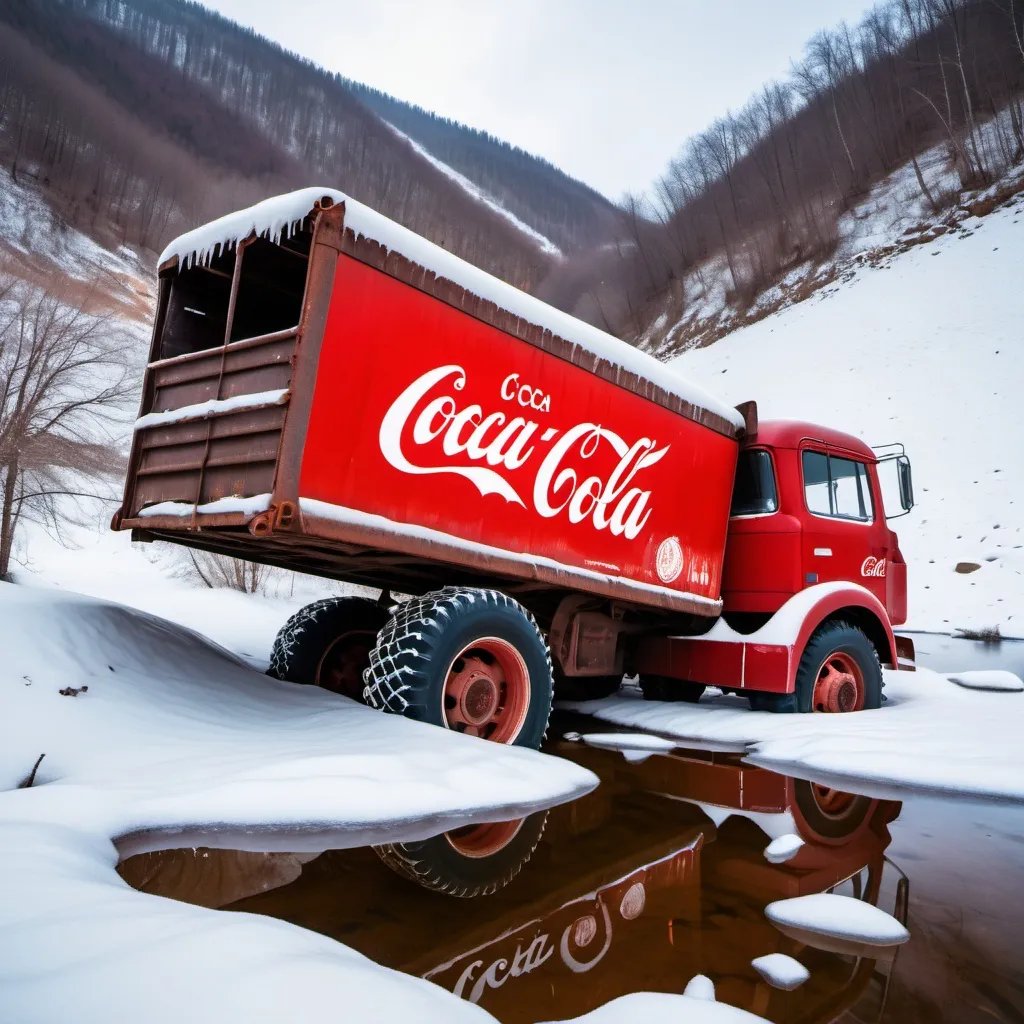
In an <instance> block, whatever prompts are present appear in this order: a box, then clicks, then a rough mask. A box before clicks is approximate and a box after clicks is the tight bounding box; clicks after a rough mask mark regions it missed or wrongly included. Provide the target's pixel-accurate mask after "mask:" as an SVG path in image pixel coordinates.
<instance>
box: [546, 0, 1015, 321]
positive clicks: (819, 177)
mask: <svg viewBox="0 0 1024 1024" xmlns="http://www.w3.org/2000/svg"><path fill="white" fill-rule="evenodd" d="M1022 99H1024V0H883V2H881V3H878V4H877V5H876V6H875V7H874V8H873V9H872V10H871V11H870V12H869V13H868V14H867V15H866V16H865V17H864V19H863V20H862V21H861V22H860V23H859V24H857V25H853V26H851V25H848V24H841V25H840V26H839V27H838V28H836V29H831V30H825V31H821V32H819V33H818V34H816V35H815V36H814V37H813V38H812V39H811V40H810V42H809V43H808V44H807V47H806V51H805V53H804V55H803V57H802V59H801V60H799V61H798V62H796V63H795V64H794V65H793V67H792V71H791V74H790V75H789V77H788V78H787V79H785V80H783V81H777V82H771V83H768V84H767V85H765V86H764V88H763V89H762V90H761V91H760V92H759V93H758V94H757V95H755V96H753V97H752V98H751V99H750V101H749V102H748V103H747V105H746V106H745V107H744V108H743V109H742V110H739V111H735V112H730V113H725V114H723V115H722V116H721V117H720V118H718V119H717V120H716V121H715V122H714V123H713V124H711V125H710V126H709V127H708V128H707V129H706V130H704V131H703V132H700V133H699V134H697V135H695V136H694V137H692V138H690V139H688V140H687V141H686V143H685V144H684V145H683V147H682V149H681V151H680V152H679V155H678V156H677V158H676V159H674V160H673V161H672V162H671V164H670V166H669V167H668V168H667V169H666V171H665V173H664V174H663V175H662V176H661V178H659V180H658V181H656V182H655V183H654V186H653V188H652V189H651V190H650V192H649V194H647V195H643V196H629V197H626V199H625V201H624V202H623V212H624V213H625V215H626V218H627V224H628V231H627V232H626V235H625V237H624V238H623V239H622V240H621V241H620V243H619V244H618V245H617V246H615V247H613V248H612V249H611V250H606V251H603V252H601V253H585V254H581V255H578V256H576V257H575V258H573V259H571V260H569V261H567V262H566V263H565V264H564V265H562V266H561V267H559V268H557V269H556V271H555V272H554V273H553V274H552V275H551V276H550V277H549V278H548V279H547V281H546V282H545V283H544V285H543V286H542V290H543V293H544V297H545V298H547V299H548V300H549V301H552V302H554V303H556V304H559V305H562V306H569V307H572V308H574V309H575V311H576V312H577V314H578V315H580V314H582V315H584V316H587V317H588V318H590V319H593V320H596V321H598V322H601V323H602V324H603V326H606V327H607V328H609V329H611V330H613V331H615V332H617V333H620V334H622V335H623V336H626V337H629V338H633V339H636V338H638V337H640V336H641V335H642V334H643V332H644V331H645V330H646V329H647V327H648V326H649V324H650V323H651V321H652V319H654V317H655V316H657V315H659V314H660V313H662V312H664V311H666V309H667V310H668V311H669V312H670V317H669V319H671V318H672V317H676V318H678V316H680V315H682V313H683V312H684V310H685V308H686V304H687V302H688V301H690V298H691V289H688V288H687V286H686V283H687V281H688V279H696V290H697V291H698V292H703V291H705V290H706V288H707V285H708V282H707V281H705V280H704V279H703V274H704V268H705V267H706V266H707V265H708V263H709V262H710V261H711V260H712V259H721V260H723V261H724V263H725V266H726V277H725V282H726V284H725V289H726V301H727V302H728V303H730V304H731V305H732V306H734V307H736V308H739V309H742V308H744V307H745V306H746V305H748V304H749V303H750V302H751V301H752V300H753V299H754V298H755V297H756V296H757V295H758V294H759V293H761V292H763V290H764V289H765V288H767V287H769V286H770V285H772V284H774V283H775V282H777V281H779V280H780V279H781V278H782V276H783V275H784V274H785V273H786V272H787V271H788V270H789V269H790V268H793V267H795V266H798V265H800V264H803V263H806V262H808V261H824V260H827V259H829V258H830V257H831V255H832V254H833V253H834V251H835V249H836V246H837V244H838V242H839V235H838V225H839V220H840V218H841V217H842V215H843V214H844V213H846V212H847V211H848V210H850V209H851V207H852V206H853V205H854V204H855V203H856V202H857V201H858V200H859V199H861V198H863V197H864V196H865V195H866V194H867V192H868V191H869V190H870V188H871V187H872V186H873V185H874V184H876V183H877V182H879V181H880V180H882V179H883V178H885V177H887V176H888V175H890V174H891V173H892V172H894V171H895V170H896V169H898V168H900V167H903V166H905V165H907V164H908V163H909V164H911V165H912V166H913V170H914V172H915V177H916V181H917V185H918V188H919V189H920V191H921V193H922V195H923V197H924V199H925V201H926V204H927V207H928V208H929V209H930V210H931V211H932V212H933V213H938V212H939V211H940V210H942V209H943V208H944V207H946V206H948V205H949V204H950V203H953V202H955V201H956V199H957V198H958V195H959V190H956V191H954V192H948V193H946V194H939V193H935V192H933V191H932V190H930V189H929V186H928V184H927V182H926V180H925V177H924V175H923V174H922V172H921V168H920V166H919V164H918V159H917V158H918V157H919V156H920V155H921V154H922V153H923V152H925V151H926V150H928V149H930V148H932V147H936V146H941V147H943V149H944V152H945V158H946V160H947V162H948V166H949V167H950V168H951V169H952V170H954V171H955V173H956V176H957V178H958V180H959V184H960V189H977V188H981V187H984V186H985V185H987V184H989V183H990V182H991V181H992V180H993V179H994V178H995V177H996V176H997V175H999V174H1001V173H1002V172H1003V171H1005V169H1006V168H1007V167H1009V166H1011V165H1013V164H1018V163H1020V162H1021V161H1022V159H1024V103H1022ZM997 116H998V119H997V120H994V119H996V118H997ZM986 125H987V128H988V129H989V130H986V131H985V132H982V130H981V129H982V126H986Z"/></svg>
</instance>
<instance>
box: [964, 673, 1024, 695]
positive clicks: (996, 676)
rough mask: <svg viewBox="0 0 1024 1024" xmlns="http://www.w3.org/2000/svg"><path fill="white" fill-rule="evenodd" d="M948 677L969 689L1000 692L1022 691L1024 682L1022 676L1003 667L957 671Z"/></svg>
mask: <svg viewBox="0 0 1024 1024" xmlns="http://www.w3.org/2000/svg"><path fill="white" fill-rule="evenodd" d="M946 678H947V679H948V680H949V681H950V682H951V683H956V685H957V686H962V687H964V688H965V689H967V690H992V691H996V692H1000V693H1020V692H1021V690H1024V682H1022V681H1021V679H1020V676H1016V675H1014V674H1013V673H1012V672H1006V671H1005V670H1003V669H979V670H977V671H974V672H956V673H953V674H950V675H947V676H946Z"/></svg>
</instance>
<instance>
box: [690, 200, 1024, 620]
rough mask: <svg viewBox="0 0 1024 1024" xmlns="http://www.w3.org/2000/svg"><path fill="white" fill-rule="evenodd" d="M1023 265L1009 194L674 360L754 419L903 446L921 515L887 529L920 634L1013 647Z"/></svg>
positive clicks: (1020, 533)
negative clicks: (992, 640)
mask: <svg viewBox="0 0 1024 1024" xmlns="http://www.w3.org/2000/svg"><path fill="white" fill-rule="evenodd" d="M1022 265H1024V194H1019V195H1018V196H1017V197H1016V201H1015V202H1013V203H1012V204H1011V205H1009V206H1007V207H1004V208H1002V209H999V210H996V211H995V212H993V213H991V214H990V215H988V216H987V217H982V218H971V219H970V220H967V221H965V222H964V223H963V225H962V230H961V232H960V233H948V234H946V235H943V236H941V237H939V238H937V239H935V240H934V241H932V242H930V243H927V244H923V245H918V246H915V247H914V248H912V249H910V250H909V251H907V252H904V253H901V254H899V255H897V256H894V257H893V258H892V259H891V260H889V261H888V262H887V263H885V264H884V265H880V266H871V265H868V264H864V265H862V266H861V267H860V268H859V269H858V270H856V272H855V273H854V274H853V275H852V278H851V279H850V280H846V281H843V282H842V283H837V284H834V285H831V286H829V287H828V288H826V289H824V290H822V291H820V292H818V293H817V294H816V295H814V296H813V297H812V298H810V299H808V300H807V301H805V302H802V303H799V304H797V305H795V306H790V307H788V308H787V309H784V310H781V311H780V312H778V313H776V314H774V315H772V316H770V317H767V318H766V319H764V320H761V321H759V322H758V323H755V324H752V325H750V326H748V327H744V328H742V329H740V330H738V331H735V332H734V333H732V334H730V335H728V336H726V337H725V338H722V339H721V340H719V341H717V342H716V343H715V344H713V345H710V346H709V347H707V348H702V349H696V350H693V351H690V352H686V353H684V354H683V355H682V356H680V357H679V358H678V359H676V360H675V361H674V362H673V363H672V365H673V366H674V367H675V368H676V369H678V370H679V372H680V373H682V374H684V375H685V376H686V377H688V378H689V379H690V380H692V381H694V382H695V383H697V384H701V385H703V386H704V387H705V388H708V389H710V390H713V391H715V392H717V393H718V394H721V395H722V396H723V397H725V398H728V399H729V400H730V401H733V402H741V401H745V400H747V399H751V398H753V399H756V400H757V403H758V410H759V414H760V417H761V419H805V420H809V421H811V422H817V423H823V424H828V425H830V426H833V427H837V428H839V429H842V430H846V431H848V432H850V433H852V434H856V435H857V436H859V437H862V438H863V439H864V440H865V441H867V442H868V443H869V444H873V445H878V444H884V443H888V442H892V441H902V442H903V443H904V444H905V445H906V449H907V453H908V454H909V456H910V458H911V461H912V463H913V468H914V489H915V494H916V499H917V502H918V504H917V507H916V508H915V509H914V511H913V512H912V513H911V514H910V515H908V516H906V517H904V518H901V519H897V520H894V521H893V523H892V526H893V528H894V529H895V530H896V531H897V533H898V534H899V537H900V548H901V550H902V551H903V554H904V557H905V558H906V560H907V562H908V564H909V570H908V577H909V592H910V593H909V623H908V625H909V626H912V627H914V628H917V629H925V630H938V631H943V632H951V631H952V630H953V629H956V628H960V627H972V628H984V627H992V626H998V627H999V628H1000V629H1001V631H1002V632H1003V634H1004V635H1007V636H1024V472H1022V468H1021V467H1022V461H1021V455H1020V450H1019V442H1018V435H1019V433H1020V428H1021V425H1022V423H1024V414H1022V412H1021V398H1020V389H1021V382H1022V381H1024V335H1022V322H1024V321H1022V319H1021V311H1020V267H1021V266H1022ZM958 563H973V564H975V565H978V566H980V568H979V569H977V570H975V571H973V572H970V573H958V572H956V571H955V567H956V566H957V564H958Z"/></svg>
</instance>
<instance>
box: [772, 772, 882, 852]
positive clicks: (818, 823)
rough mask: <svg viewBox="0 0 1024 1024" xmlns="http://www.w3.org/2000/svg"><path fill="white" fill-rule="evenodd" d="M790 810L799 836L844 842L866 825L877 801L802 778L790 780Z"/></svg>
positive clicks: (816, 841)
mask: <svg viewBox="0 0 1024 1024" xmlns="http://www.w3.org/2000/svg"><path fill="white" fill-rule="evenodd" d="M793 798H794V799H793V806H792V807H791V811H792V813H793V819H794V821H795V822H796V825H797V831H798V832H799V833H800V836H801V837H802V838H803V839H805V840H807V841H808V842H813V843H824V844H826V845H838V844H840V843H848V842H850V841H851V840H852V839H854V838H855V837H856V836H859V835H860V834H861V832H862V831H864V829H865V827H870V822H871V818H872V816H873V815H874V812H875V809H876V808H877V806H878V801H877V800H872V799H871V798H870V797H866V796H856V795H855V794H853V793H844V792H841V791H840V790H838V789H832V788H830V787H829V786H823V785H820V784H818V783H816V782H807V781H806V780H804V779H794V780H793Z"/></svg>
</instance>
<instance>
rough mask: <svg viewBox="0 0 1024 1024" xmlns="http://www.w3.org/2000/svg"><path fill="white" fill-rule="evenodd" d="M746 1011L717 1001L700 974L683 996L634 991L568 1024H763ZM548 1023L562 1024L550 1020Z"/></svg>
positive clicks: (759, 1019)
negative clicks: (659, 1023)
mask: <svg viewBox="0 0 1024 1024" xmlns="http://www.w3.org/2000/svg"><path fill="white" fill-rule="evenodd" d="M764 1020H765V1018H764V1017H757V1016H755V1015H754V1014H752V1013H748V1012H747V1011H746V1010H740V1009H739V1008H737V1007H735V1006H730V1005H729V1004H728V1003H718V1002H715V986H714V985H713V984H712V983H711V979H710V978H707V977H705V976H704V975H703V974H698V975H696V976H695V977H693V978H691V979H690V982H689V984H688V985H687V986H686V991H685V992H684V993H683V994H682V995H681V996H680V995H675V994H673V993H671V992H632V993H630V994H629V995H626V996H619V998H618V999H613V1000H612V1001H611V1002H610V1003H605V1004H604V1006H599V1007H598V1008H597V1009H596V1010H591V1011H590V1013H585V1014H583V1016H582V1017H572V1018H571V1019H570V1020H569V1021H566V1022H564V1024H573V1022H576V1021H580V1022H585V1024H637V1021H664V1022H665V1024H670V1022H673V1021H679V1022H680V1024H683V1022H685V1024H754V1022H756V1021H761V1022H763V1021H764ZM547 1024H558V1022H557V1021H549V1022H547Z"/></svg>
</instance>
